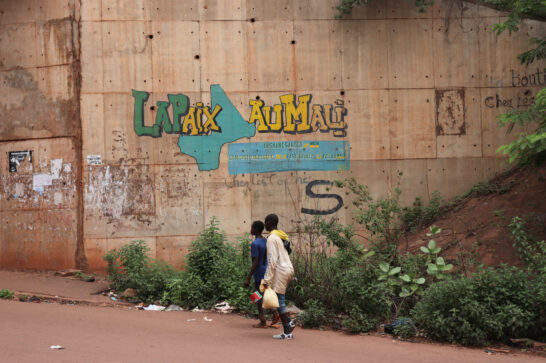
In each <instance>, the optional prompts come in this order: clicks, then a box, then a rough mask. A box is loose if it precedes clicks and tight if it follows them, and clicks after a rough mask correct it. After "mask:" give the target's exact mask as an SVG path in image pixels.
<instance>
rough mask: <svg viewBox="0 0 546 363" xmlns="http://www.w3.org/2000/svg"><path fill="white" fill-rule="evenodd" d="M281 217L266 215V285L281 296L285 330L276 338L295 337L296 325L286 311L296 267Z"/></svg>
mask: <svg viewBox="0 0 546 363" xmlns="http://www.w3.org/2000/svg"><path fill="white" fill-rule="evenodd" d="M278 224H279V217H277V215H276V214H269V215H268V216H267V217H265V229H266V230H267V231H268V232H271V233H270V235H269V237H267V244H266V246H267V269H266V271H265V275H264V285H266V286H269V287H271V289H273V291H275V292H276V293H277V297H278V298H279V308H278V309H277V311H278V312H279V314H280V316H281V321H282V326H283V329H284V332H283V333H281V334H278V335H273V338H274V339H288V340H289V339H293V335H292V330H293V329H294V327H295V326H296V325H295V324H294V322H293V321H292V320H291V319H290V317H289V316H288V313H287V312H286V301H285V293H286V288H287V287H288V283H289V282H290V280H291V279H292V276H293V275H294V267H293V266H292V262H291V261H290V257H289V256H288V252H287V251H286V248H285V247H284V243H283V239H285V240H286V239H288V236H287V235H286V233H284V232H283V231H281V230H279V229H277V225H278Z"/></svg>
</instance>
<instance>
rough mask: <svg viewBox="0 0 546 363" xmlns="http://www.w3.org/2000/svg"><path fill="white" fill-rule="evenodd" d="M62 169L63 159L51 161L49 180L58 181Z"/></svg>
mask: <svg viewBox="0 0 546 363" xmlns="http://www.w3.org/2000/svg"><path fill="white" fill-rule="evenodd" d="M62 167H63V159H53V160H51V178H52V179H59V173H60V172H61V168H62Z"/></svg>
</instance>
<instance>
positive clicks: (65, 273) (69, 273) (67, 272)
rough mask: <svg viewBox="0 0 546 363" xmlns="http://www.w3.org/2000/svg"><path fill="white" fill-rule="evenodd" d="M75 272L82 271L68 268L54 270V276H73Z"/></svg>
mask: <svg viewBox="0 0 546 363" xmlns="http://www.w3.org/2000/svg"><path fill="white" fill-rule="evenodd" d="M76 273H82V270H76V269H68V270H62V271H55V276H61V277H68V276H74V275H76Z"/></svg>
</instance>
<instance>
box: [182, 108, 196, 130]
mask: <svg viewBox="0 0 546 363" xmlns="http://www.w3.org/2000/svg"><path fill="white" fill-rule="evenodd" d="M182 133H183V134H186V135H188V134H189V135H199V128H198V127H197V122H196V119H195V107H193V106H192V107H190V109H189V111H188V113H187V114H186V116H184V123H183V124H182Z"/></svg>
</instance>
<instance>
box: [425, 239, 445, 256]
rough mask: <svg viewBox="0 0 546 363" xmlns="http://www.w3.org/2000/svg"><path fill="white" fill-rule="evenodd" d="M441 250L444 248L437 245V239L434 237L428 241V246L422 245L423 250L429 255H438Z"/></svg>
mask: <svg viewBox="0 0 546 363" xmlns="http://www.w3.org/2000/svg"><path fill="white" fill-rule="evenodd" d="M441 250H442V249H441V248H440V247H436V241H434V240H433V239H431V240H430V241H428V245H427V247H424V246H421V251H423V252H424V253H426V254H429V255H437V254H438V253H440V251H441Z"/></svg>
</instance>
